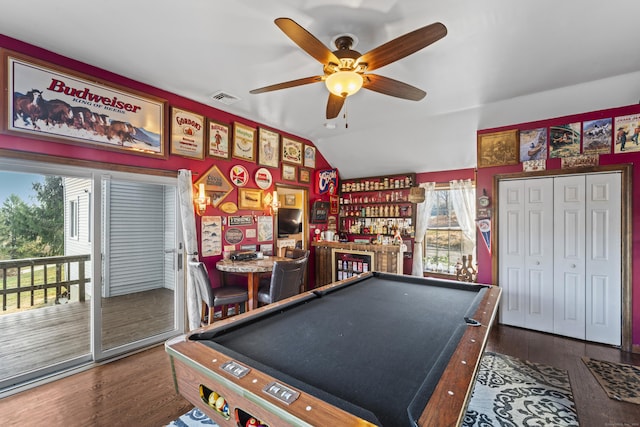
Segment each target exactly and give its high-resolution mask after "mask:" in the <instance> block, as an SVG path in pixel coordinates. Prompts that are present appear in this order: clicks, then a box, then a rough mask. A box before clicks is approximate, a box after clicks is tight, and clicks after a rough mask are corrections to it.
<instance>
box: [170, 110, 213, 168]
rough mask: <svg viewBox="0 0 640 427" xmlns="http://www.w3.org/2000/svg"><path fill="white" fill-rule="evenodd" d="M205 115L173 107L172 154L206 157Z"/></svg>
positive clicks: (198, 157)
mask: <svg viewBox="0 0 640 427" xmlns="http://www.w3.org/2000/svg"><path fill="white" fill-rule="evenodd" d="M204 134H205V120H204V116H202V115H200V114H196V113H192V112H190V111H186V110H182V109H180V108H175V107H173V108H171V154H177V155H178V156H182V157H190V158H193V159H199V160H202V159H204Z"/></svg>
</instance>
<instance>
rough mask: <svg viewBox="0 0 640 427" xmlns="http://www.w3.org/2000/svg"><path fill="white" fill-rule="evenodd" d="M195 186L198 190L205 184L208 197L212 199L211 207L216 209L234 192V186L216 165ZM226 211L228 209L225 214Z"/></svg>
mask: <svg viewBox="0 0 640 427" xmlns="http://www.w3.org/2000/svg"><path fill="white" fill-rule="evenodd" d="M194 184H195V186H196V188H198V187H199V185H200V184H204V191H205V193H206V196H207V197H210V198H211V205H212V206H213V207H214V208H217V207H218V205H219V204H220V202H222V201H223V200H224V199H225V197H227V196H228V195H229V193H231V191H232V190H233V185H231V183H230V182H229V181H228V180H227V178H225V176H224V174H223V173H222V172H221V171H220V169H218V166H216V165H213V166H211V168H209V170H208V171H206V172H205V173H203V174H202V175H201V176H200V177H199V178H198V179H197V181H196V182H195V183H194ZM225 211H226V209H223V212H225Z"/></svg>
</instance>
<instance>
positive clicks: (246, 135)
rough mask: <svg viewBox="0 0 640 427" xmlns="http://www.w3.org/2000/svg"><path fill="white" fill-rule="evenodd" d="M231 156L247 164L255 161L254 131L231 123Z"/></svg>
mask: <svg viewBox="0 0 640 427" xmlns="http://www.w3.org/2000/svg"><path fill="white" fill-rule="evenodd" d="M232 156H233V157H234V158H236V159H242V160H246V161H249V162H254V163H255V161H256V130H255V129H254V128H252V127H250V126H247V125H243V124H242V123H238V122H234V123H233V150H232Z"/></svg>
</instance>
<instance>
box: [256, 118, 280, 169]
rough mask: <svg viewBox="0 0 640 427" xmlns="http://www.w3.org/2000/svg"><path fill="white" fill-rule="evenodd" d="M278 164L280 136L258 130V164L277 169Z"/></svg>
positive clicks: (262, 129) (266, 130)
mask: <svg viewBox="0 0 640 427" xmlns="http://www.w3.org/2000/svg"><path fill="white" fill-rule="evenodd" d="M279 162H280V134H279V133H277V132H273V131H270V130H268V129H264V128H258V164H259V165H262V166H267V167H270V168H277V167H278V163H279Z"/></svg>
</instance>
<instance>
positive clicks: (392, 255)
mask: <svg viewBox="0 0 640 427" xmlns="http://www.w3.org/2000/svg"><path fill="white" fill-rule="evenodd" d="M311 246H313V247H314V248H315V286H316V287H319V286H323V285H326V284H329V283H332V282H334V281H337V280H343V279H346V278H348V277H351V276H350V275H347V274H351V273H354V275H355V274H359V273H366V272H367V271H378V272H382V273H396V274H403V252H402V250H401V246H400V245H391V244H389V245H374V244H371V243H356V242H332V241H320V242H311ZM351 258H353V259H354V260H356V259H360V258H362V261H360V262H361V263H362V266H361V265H360V263H358V265H357V267H353V266H349V267H348V266H345V267H344V268H342V266H339V265H338V263H339V261H341V259H342V260H343V262H344V261H347V260H349V261H351ZM349 261H347V262H349ZM347 270H348V273H347ZM341 272H344V274H345V276H343V277H339V274H340V273H341Z"/></svg>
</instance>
